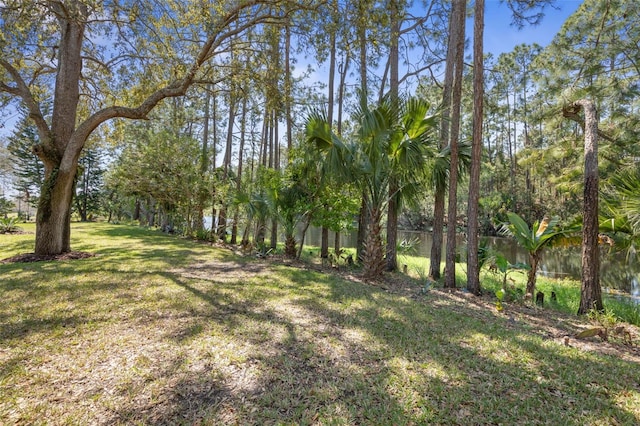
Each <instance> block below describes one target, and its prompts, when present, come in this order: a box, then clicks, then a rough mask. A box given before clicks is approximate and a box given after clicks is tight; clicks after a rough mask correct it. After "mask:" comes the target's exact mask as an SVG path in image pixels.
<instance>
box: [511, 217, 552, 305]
mask: <svg viewBox="0 0 640 426" xmlns="http://www.w3.org/2000/svg"><path fill="white" fill-rule="evenodd" d="M507 217H508V218H509V223H506V224H504V225H503V227H502V233H503V234H505V235H510V236H512V237H514V238H515V239H516V241H517V242H518V244H520V246H521V247H522V248H524V249H525V250H527V252H528V253H529V266H530V267H531V269H529V272H528V274H527V289H526V297H527V298H531V299H533V296H534V292H535V289H536V273H537V272H538V264H539V263H540V259H541V257H542V250H543V249H544V248H545V247H547V246H549V245H550V244H551V243H552V241H553V240H554V239H556V238H558V237H560V236H562V235H564V234H565V231H564V230H560V229H557V228H556V225H557V223H558V220H557V219H555V218H554V219H547V218H545V219H543V220H542V221H541V222H540V221H536V222H535V223H534V224H533V226H532V227H531V228H529V225H527V223H526V222H525V221H524V219H522V218H521V217H520V216H518V215H517V214H516V213H511V212H509V213H507Z"/></svg>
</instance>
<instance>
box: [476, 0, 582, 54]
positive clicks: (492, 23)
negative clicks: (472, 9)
mask: <svg viewBox="0 0 640 426" xmlns="http://www.w3.org/2000/svg"><path fill="white" fill-rule="evenodd" d="M580 4H582V0H556V8H557V10H556V9H554V8H551V7H547V8H545V16H544V18H543V19H542V22H541V23H540V25H538V26H535V27H532V26H527V27H525V28H523V29H522V30H518V29H517V28H516V27H514V26H512V25H511V11H510V10H509V8H508V7H507V5H506V4H504V3H502V4H501V3H500V1H499V0H485V28H484V31H485V33H484V50H485V52H487V53H493V55H494V56H495V57H497V56H498V55H499V54H500V53H505V52H510V51H512V50H513V48H514V47H515V46H517V45H518V44H522V43H528V44H530V43H538V44H539V45H541V46H543V47H544V46H546V45H548V44H549V43H550V42H551V40H553V37H554V36H555V35H556V34H557V33H558V31H559V30H560V27H562V24H563V23H564V22H565V21H566V20H567V18H568V17H569V16H570V15H571V14H572V13H573V12H575V11H576V9H578V7H579V6H580ZM467 25H468V27H467V28H468V29H469V31H470V32H469V34H471V33H472V31H473V22H472V21H469V22H468V24H467Z"/></svg>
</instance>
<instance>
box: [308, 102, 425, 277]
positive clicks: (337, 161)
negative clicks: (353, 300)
mask: <svg viewBox="0 0 640 426" xmlns="http://www.w3.org/2000/svg"><path fill="white" fill-rule="evenodd" d="M428 110H429V104H427V103H426V102H424V101H422V100H417V99H409V100H408V101H402V102H391V101H389V99H388V98H385V99H384V100H383V101H381V102H380V104H379V105H378V106H376V107H375V108H373V109H370V108H369V107H368V106H367V105H366V101H365V100H363V101H362V102H361V104H360V107H359V108H358V110H357V111H356V121H357V122H358V123H359V127H358V129H357V131H356V133H355V134H354V140H353V142H352V143H346V142H344V141H343V140H342V139H341V138H339V137H338V136H336V135H335V134H334V133H333V132H332V131H331V129H330V127H329V124H328V123H327V122H326V121H325V120H323V119H322V115H320V114H312V115H311V116H310V117H309V119H308V120H307V126H306V131H307V140H308V141H309V142H310V143H313V144H314V145H315V146H316V147H317V148H319V149H320V150H323V151H324V152H325V153H326V155H325V159H326V161H325V166H326V173H329V172H331V173H332V174H335V175H340V176H342V177H343V178H344V179H348V180H350V181H351V182H353V183H354V184H355V185H357V186H358V188H359V189H360V191H361V193H362V194H363V197H364V205H365V210H366V214H367V216H368V229H367V232H366V234H365V243H364V250H363V255H362V262H363V266H364V276H365V277H366V278H369V279H372V278H376V277H378V276H380V275H381V274H382V272H383V271H384V267H385V262H384V245H383V242H382V227H381V223H380V222H381V218H382V212H383V211H384V208H385V207H386V206H387V204H388V203H389V200H390V198H391V197H400V198H401V197H402V193H403V191H405V193H408V192H409V191H411V190H414V189H415V185H416V183H417V178H418V177H419V176H422V175H423V174H424V170H425V167H424V166H425V164H426V160H427V158H428V153H429V151H428V150H427V148H428V140H427V138H428V137H429V135H430V133H431V130H432V129H434V126H435V119H434V118H433V117H427V116H426V113H427V111H428ZM392 179H395V180H397V183H398V189H397V191H395V192H393V191H392V192H389V183H390V181H391V180H392Z"/></svg>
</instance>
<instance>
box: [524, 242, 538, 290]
mask: <svg viewBox="0 0 640 426" xmlns="http://www.w3.org/2000/svg"><path fill="white" fill-rule="evenodd" d="M539 262H540V255H539V254H531V253H529V263H530V264H531V269H529V272H528V273H527V290H526V292H525V296H526V298H527V299H529V300H534V297H535V294H534V293H535V291H536V274H537V273H538V263H539Z"/></svg>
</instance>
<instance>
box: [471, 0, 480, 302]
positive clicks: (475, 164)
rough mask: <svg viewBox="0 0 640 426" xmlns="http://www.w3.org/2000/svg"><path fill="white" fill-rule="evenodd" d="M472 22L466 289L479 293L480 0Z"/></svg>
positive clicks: (477, 1) (476, 5) (477, 2)
mask: <svg viewBox="0 0 640 426" xmlns="http://www.w3.org/2000/svg"><path fill="white" fill-rule="evenodd" d="M473 22H474V25H473V139H472V146H471V171H470V177H469V206H468V211H467V290H469V292H470V293H472V294H475V295H479V294H480V265H479V260H478V248H479V241H478V240H479V234H480V230H479V228H480V224H479V221H478V210H479V205H478V204H479V199H480V165H481V163H482V121H483V120H482V119H483V98H484V75H483V74H484V66H483V65H484V64H483V55H484V46H483V40H482V37H483V34H484V0H476V4H475V16H474V20H473Z"/></svg>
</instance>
